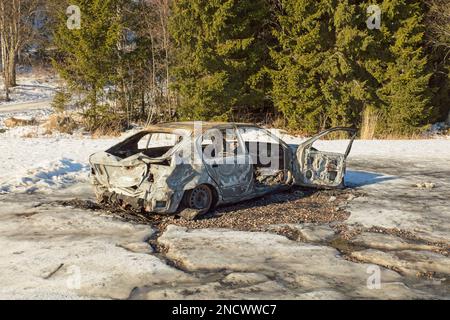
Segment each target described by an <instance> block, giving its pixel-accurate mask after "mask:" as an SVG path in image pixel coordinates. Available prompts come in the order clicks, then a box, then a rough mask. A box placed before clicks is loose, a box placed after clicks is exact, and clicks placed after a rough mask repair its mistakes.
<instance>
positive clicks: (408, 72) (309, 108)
mask: <svg viewBox="0 0 450 320" xmlns="http://www.w3.org/2000/svg"><path fill="white" fill-rule="evenodd" d="M281 4H282V10H281V11H280V13H279V14H278V21H279V25H280V26H279V28H278V29H277V30H276V31H275V35H276V37H277V40H278V42H279V47H278V48H277V49H276V50H273V51H272V57H273V59H274V61H275V62H276V69H275V70H274V71H273V72H272V77H273V83H274V87H273V93H272V95H273V99H274V103H275V106H276V107H277V108H278V109H279V110H280V111H281V112H282V113H283V115H284V116H285V117H286V120H287V122H288V124H289V126H290V127H291V128H295V129H302V130H304V131H306V132H308V133H313V132H316V131H318V130H320V129H325V128H328V127H331V126H337V125H344V126H349V125H351V126H360V125H361V122H362V116H363V114H366V113H365V111H370V112H369V113H368V114H379V115H380V116H381V118H380V120H381V121H379V122H378V126H377V132H378V134H380V135H385V134H389V133H402V134H407V133H411V132H412V131H414V130H415V129H417V128H418V127H420V126H421V125H423V124H425V123H426V120H428V119H429V117H430V104H429V97H430V91H429V89H428V86H429V78H430V74H429V73H428V71H427V68H428V61H427V59H426V56H425V55H424V53H423V49H422V46H423V25H422V18H423V13H424V12H423V10H422V8H421V4H420V1H409V2H405V1H403V0H398V1H396V0H389V1H388V0H385V1H383V2H382V4H380V7H381V10H382V27H381V30H376V29H375V30H369V28H368V27H367V25H366V20H367V18H368V15H367V13H366V10H367V8H368V6H369V5H371V4H372V2H369V1H355V0H344V1H333V0H319V1H315V2H311V1H307V0H284V1H283V0H282V1H281Z"/></svg>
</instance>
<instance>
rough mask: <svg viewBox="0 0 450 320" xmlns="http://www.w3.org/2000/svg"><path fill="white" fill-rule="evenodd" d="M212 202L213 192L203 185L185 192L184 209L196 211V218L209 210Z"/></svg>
mask: <svg viewBox="0 0 450 320" xmlns="http://www.w3.org/2000/svg"><path fill="white" fill-rule="evenodd" d="M213 202H214V197H213V192H212V191H211V188H210V187H208V186H207V185H204V184H202V185H200V186H198V187H196V188H195V189H192V190H189V191H187V192H186V194H185V199H184V203H185V205H186V207H188V208H189V209H192V210H196V211H197V212H198V214H197V216H198V215H202V214H205V213H207V212H208V211H209V210H211V208H212V206H213Z"/></svg>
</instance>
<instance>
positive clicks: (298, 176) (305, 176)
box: [294, 127, 358, 188]
mask: <svg viewBox="0 0 450 320" xmlns="http://www.w3.org/2000/svg"><path fill="white" fill-rule="evenodd" d="M339 131H344V132H348V133H350V134H351V137H350V142H349V144H348V146H347V149H346V151H345V153H343V154H342V153H332V152H325V151H319V150H315V151H313V152H314V153H315V154H318V155H320V154H321V155H323V157H324V158H325V159H326V158H327V157H333V156H334V157H337V158H338V159H339V160H341V163H340V164H338V166H341V167H340V168H337V169H338V171H337V176H336V180H334V182H330V183H323V182H320V183H319V179H314V177H316V176H317V172H314V171H312V170H311V169H308V168H307V163H305V162H306V161H307V159H305V153H306V151H310V150H311V148H312V145H313V144H314V143H315V142H317V141H318V140H320V139H322V138H323V137H325V136H327V135H329V134H331V133H334V132H339ZM357 133H358V130H357V129H355V128H347V127H336V128H332V129H329V130H325V131H323V132H321V133H319V134H318V135H316V136H314V137H312V138H311V139H308V140H306V141H305V142H303V143H302V144H300V145H299V146H298V148H297V150H296V152H295V159H296V161H295V163H294V176H295V180H296V181H295V184H296V185H300V186H305V187H313V188H343V187H345V173H346V169H347V168H346V167H347V158H348V156H349V154H350V152H351V150H352V147H353V143H354V141H355V139H356V136H357ZM307 171H310V172H307Z"/></svg>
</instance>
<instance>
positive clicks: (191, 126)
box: [145, 121, 259, 133]
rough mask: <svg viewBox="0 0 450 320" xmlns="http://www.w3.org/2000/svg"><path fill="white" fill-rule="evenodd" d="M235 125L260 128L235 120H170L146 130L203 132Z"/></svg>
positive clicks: (148, 127)
mask: <svg viewBox="0 0 450 320" xmlns="http://www.w3.org/2000/svg"><path fill="white" fill-rule="evenodd" d="M234 127H238V128H239V127H254V128H259V127H258V126H257V125H254V124H249V123H235V122H211V121H185V122H168V123H160V124H156V125H151V126H147V127H146V128H145V131H150V132H151V131H153V132H167V133H174V132H175V131H176V130H185V131H188V132H194V131H197V132H200V133H203V132H205V131H207V130H210V129H215V128H217V129H228V128H234Z"/></svg>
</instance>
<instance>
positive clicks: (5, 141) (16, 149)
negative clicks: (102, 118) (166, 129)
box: [0, 137, 116, 194]
mask: <svg viewBox="0 0 450 320" xmlns="http://www.w3.org/2000/svg"><path fill="white" fill-rule="evenodd" d="M115 142H116V140H114V139H99V140H95V139H66V138H37V139H26V138H4V137H2V138H0V150H1V152H0V194H1V193H9V192H14V191H18V192H34V191H38V190H41V191H45V190H54V189H58V188H63V187H65V186H67V185H70V184H74V183H76V182H80V181H86V180H87V178H88V173H89V167H88V158H89V156H90V155H91V154H92V153H95V152H97V151H101V150H105V149H107V148H108V147H110V146H112V145H113V144H114V143H115Z"/></svg>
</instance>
